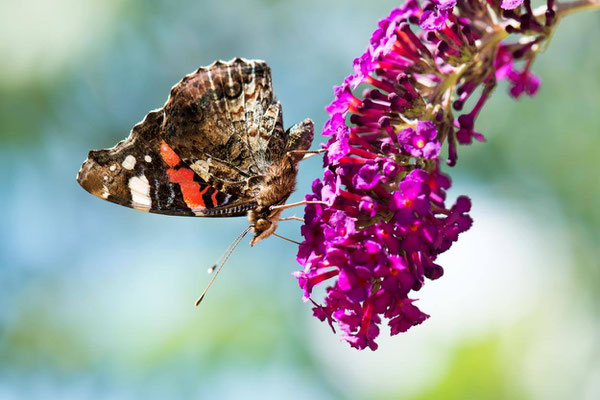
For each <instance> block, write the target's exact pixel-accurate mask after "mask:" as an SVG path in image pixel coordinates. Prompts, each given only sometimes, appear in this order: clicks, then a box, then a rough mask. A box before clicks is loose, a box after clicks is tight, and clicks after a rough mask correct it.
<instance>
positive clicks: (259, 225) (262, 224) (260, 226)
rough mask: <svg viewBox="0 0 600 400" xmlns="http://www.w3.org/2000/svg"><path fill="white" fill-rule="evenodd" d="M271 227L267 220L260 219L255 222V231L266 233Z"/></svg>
mask: <svg viewBox="0 0 600 400" xmlns="http://www.w3.org/2000/svg"><path fill="white" fill-rule="evenodd" d="M270 226H271V222H270V221H269V220H267V219H264V218H261V219H259V220H258V221H256V229H257V230H258V231H261V232H262V231H266V230H267V229H269V227H270Z"/></svg>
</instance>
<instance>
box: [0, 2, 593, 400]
mask: <svg viewBox="0 0 600 400" xmlns="http://www.w3.org/2000/svg"><path fill="white" fill-rule="evenodd" d="M397 4H398V3H397V2H395V1H390V0H379V1H375V2H365V1H358V0H351V1H348V0H345V1H342V0H335V1H333V0H332V1H327V2H323V1H317V0H303V1H300V0H295V1H277V0H235V1H220V2H217V1H197V0H196V1H166V0H164V1H139V0H137V1H136V0H104V1H77V0H54V1H52V2H50V1H45V0H36V1H33V0H29V1H22V2H9V1H4V2H1V3H0V53H1V54H2V56H1V57H0V140H1V143H2V144H1V147H0V171H1V174H2V189H1V190H0V213H1V214H0V220H1V222H0V399H2V400H4V399H133V398H145V399H163V398H199V399H204V398H218V399H238V398H245V399H254V398H256V399H281V398H286V399H308V398H310V399H415V400H417V399H421V400H423V399H565V398H572V399H598V398H600V335H599V332H600V329H599V328H600V314H599V312H598V311H599V310H600V307H599V305H600V294H599V292H598V289H597V288H598V287H599V285H600V263H599V261H598V260H599V257H600V207H599V201H598V198H599V197H600V128H599V127H600V112H599V110H600V52H599V51H598V45H597V44H598V38H600V13H599V12H595V13H588V14H587V15H586V14H581V15H573V16H570V17H568V18H567V19H566V20H565V21H563V22H562V23H561V26H560V27H559V29H558V32H557V34H556V35H555V37H554V38H553V40H552V43H551V44H550V47H549V49H548V50H547V52H545V53H544V54H542V55H541V56H540V57H539V58H538V60H537V61H536V64H535V66H534V71H535V72H536V73H537V74H538V75H540V76H541V78H542V80H543V85H542V88H541V90H540V92H539V94H538V96H537V98H535V99H529V98H524V99H521V100H519V101H513V100H512V99H510V98H508V95H507V94H506V86H502V85H501V87H500V88H499V89H498V91H497V93H496V95H495V96H494V97H493V99H492V101H491V102H490V104H489V105H488V106H486V108H485V109H484V111H483V114H482V115H481V118H480V120H479V130H480V131H481V132H483V133H485V134H486V136H487V139H488V142H487V143H486V144H481V143H476V144H474V145H472V146H471V147H468V148H467V147H463V148H461V149H460V150H461V151H460V153H459V156H460V160H459V164H458V166H457V167H455V168H454V169H453V170H452V171H450V173H451V174H452V177H453V180H454V186H453V188H452V189H451V191H450V196H451V198H455V197H456V196H458V195H460V194H467V195H469V196H471V197H472V199H473V204H474V206H473V211H472V216H473V217H474V219H475V225H474V227H473V228H472V229H471V230H470V231H468V232H467V233H466V234H464V235H463V236H462V237H461V240H459V242H458V243H457V244H456V245H455V246H454V247H453V248H452V249H451V250H450V251H449V252H448V253H446V254H444V255H443V257H442V258H441V259H440V263H441V264H442V265H443V266H444V267H445V271H446V273H445V276H444V277H443V278H442V279H440V280H438V281H435V282H429V283H428V284H427V285H426V286H425V287H424V289H423V290H422V291H421V292H419V293H418V295H419V296H418V297H419V298H420V300H419V302H418V304H419V305H420V307H421V308H422V309H423V310H424V311H425V312H427V313H428V314H430V315H431V318H430V319H429V320H428V321H427V322H426V323H424V324H423V325H421V326H418V327H415V328H413V329H412V330H410V331H409V332H408V333H406V334H404V335H400V336H396V337H393V338H389V337H387V334H386V333H385V332H384V333H383V334H382V335H381V339H380V340H379V343H380V348H379V350H378V351H377V352H371V351H368V350H365V351H363V352H357V351H356V350H353V349H351V348H350V347H349V346H348V345H347V344H346V343H345V342H341V341H340V339H339V337H338V336H336V335H334V334H332V333H331V331H330V329H329V327H328V326H327V325H326V324H324V323H321V322H319V321H318V320H316V319H315V318H313V317H312V316H311V310H310V306H309V304H304V303H303V302H302V299H301V297H302V293H301V291H300V289H299V288H298V285H297V282H296V280H295V279H294V278H293V277H292V275H291V273H292V272H293V271H294V270H296V269H298V268H299V266H298V265H297V264H296V262H295V253H296V249H295V247H294V245H292V244H290V243H287V242H284V241H281V240H279V239H277V238H273V239H270V240H267V241H264V242H261V243H260V244H259V245H258V246H256V247H255V248H252V249H251V248H250V247H249V246H248V245H247V244H246V241H245V242H244V243H243V244H242V245H241V246H239V247H238V249H237V250H236V252H235V253H234V255H233V256H232V257H231V259H230V261H229V263H228V265H227V266H226V267H225V269H224V270H223V273H222V274H221V276H220V277H219V279H218V280H217V282H216V284H215V285H214V286H213V288H212V289H211V292H210V293H209V295H208V296H207V298H206V300H205V301H204V302H203V304H202V305H201V306H200V307H199V308H195V307H194V305H193V303H194V300H195V299H196V297H197V295H198V294H199V293H200V291H201V290H202V289H203V288H204V285H205V284H206V283H207V282H208V279H209V277H208V276H207V274H206V268H207V267H208V266H209V265H211V264H212V263H213V262H214V261H215V260H216V259H217V258H218V257H219V256H220V254H221V252H222V251H223V250H224V249H225V248H226V247H227V246H228V245H229V243H230V242H231V241H232V240H233V239H234V238H235V237H236V235H237V234H238V233H239V232H240V231H241V230H242V229H244V228H245V227H246V224H247V222H246V221H245V219H243V218H240V219H207V220H203V219H186V218H173V217H167V216H160V215H148V214H145V213H142V212H138V211H134V210H131V209H127V208H124V207H119V206H116V205H114V204H111V203H108V202H103V201H100V200H99V199H97V198H95V197H92V196H91V195H89V194H88V193H86V192H85V191H84V190H82V189H81V188H80V187H79V186H78V185H77V183H76V181H75V176H76V173H77V171H78V169H79V167H80V165H81V163H82V162H83V160H84V159H85V157H86V155H87V152H88V150H89V149H91V148H94V149H96V148H106V147H112V146H113V145H114V144H115V143H116V142H117V141H119V140H121V139H122V138H124V137H125V136H127V135H128V133H129V130H130V129H131V127H132V126H133V125H134V124H135V123H137V122H138V121H140V120H141V119H142V118H143V117H144V115H145V114H146V113H147V112H148V111H149V110H151V109H154V108H158V107H161V106H162V105H163V103H164V102H165V100H166V98H167V96H168V93H169V89H170V87H171V86H172V85H173V84H175V83H176V82H177V81H179V79H180V78H181V77H182V76H183V75H185V74H187V73H189V72H192V71H193V70H195V69H196V68H197V67H198V66H201V65H207V64H210V63H211V62H212V61H214V60H215V59H224V60H228V59H231V58H233V57H236V56H242V57H247V58H261V59H265V60H267V61H268V62H269V63H270V65H271V67H272V70H273V80H274V86H275V92H276V94H277V96H278V97H279V99H280V100H281V102H282V104H283V107H284V121H285V124H286V126H289V125H291V124H292V123H295V122H297V121H300V120H302V119H303V118H305V117H311V118H313V119H314V120H315V123H316V126H317V127H318V128H319V127H321V126H322V125H323V123H324V121H325V119H326V114H325V112H324V111H323V108H324V106H325V105H326V104H328V103H329V102H330V101H331V99H332V86H333V85H336V84H339V83H340V82H341V81H342V79H343V78H344V77H345V76H346V75H347V74H348V73H349V72H351V62H352V59H353V58H354V57H356V56H357V55H359V54H361V52H362V51H363V50H364V48H365V46H366V44H367V41H368V38H369V37H370V34H371V32H372V30H373V29H374V27H375V25H376V21H377V20H378V19H379V18H381V17H383V16H385V15H386V14H387V13H388V11H389V10H390V9H391V8H392V7H393V6H395V5H397ZM319 140H321V138H319V137H318V138H317V140H316V141H315V145H314V146H315V147H316V146H317V145H318V141H319ZM321 174H322V171H321V169H320V161H319V160H318V159H316V158H315V159H312V160H310V161H308V162H306V163H304V164H303V165H302V167H301V171H300V177H299V185H298V190H297V192H296V193H295V194H294V195H293V197H292V199H291V200H292V201H293V200H298V199H301V198H302V196H303V194H304V193H305V192H307V191H308V190H309V188H310V183H311V181H312V180H313V179H314V178H316V177H318V176H321ZM296 213H298V215H301V213H302V210H296ZM287 215H293V211H292V212H288V214H287ZM285 224H287V225H284V226H283V227H281V228H280V231H279V233H281V234H284V235H286V236H289V237H292V238H296V239H298V238H299V237H300V234H299V223H297V222H293V221H292V222H288V223H285Z"/></svg>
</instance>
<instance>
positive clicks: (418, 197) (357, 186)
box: [294, 0, 556, 350]
mask: <svg viewBox="0 0 600 400" xmlns="http://www.w3.org/2000/svg"><path fill="white" fill-rule="evenodd" d="M521 3H523V0H514V1H509V0H502V1H500V0H493V1H478V0H476V1H471V2H457V1H456V0H428V1H425V2H423V3H422V6H421V5H419V3H418V2H417V1H416V0H409V1H407V2H406V3H405V4H404V5H403V6H402V7H399V8H397V9H394V10H392V11H391V12H390V14H389V15H388V16H387V17H386V18H383V19H381V20H380V21H379V22H378V25H377V28H376V29H375V31H374V32H373V34H372V35H371V38H370V40H369V45H368V47H367V49H366V51H365V52H364V53H363V54H362V55H361V56H359V57H357V58H356V59H355V60H354V63H353V71H354V73H353V74H352V75H350V76H348V77H347V78H346V79H345V80H344V83H343V84H342V85H341V86H338V87H336V88H335V89H334V95H335V98H334V100H333V101H332V102H331V104H330V105H329V106H327V108H326V110H327V112H328V113H329V115H330V118H329V120H328V121H327V122H326V124H325V126H324V129H323V135H324V136H326V137H329V139H328V142H327V144H326V145H325V150H326V154H325V156H324V166H325V172H324V175H323V178H322V179H317V180H315V181H314V183H313V188H312V193H309V194H307V195H306V196H305V198H306V200H307V201H311V202H312V203H311V204H307V205H306V208H305V217H304V219H305V224H304V226H303V227H302V235H303V237H304V240H303V242H302V244H301V245H300V247H299V251H298V256H297V259H298V262H299V263H300V264H301V265H302V266H303V269H302V270H301V271H298V272H295V273H294V275H295V276H296V277H297V279H298V283H299V285H300V287H301V288H302V289H303V291H304V299H305V301H308V300H310V301H311V302H312V304H313V305H314V307H313V313H314V316H315V317H317V318H319V319H320V320H321V321H327V322H328V323H329V324H330V326H331V327H332V328H334V327H335V326H336V325H337V326H338V327H339V328H340V329H341V331H342V333H341V337H342V338H343V339H344V340H346V341H347V342H348V343H349V344H350V345H351V346H352V347H355V348H357V349H364V348H367V347H368V348H370V349H372V350H375V349H376V348H377V343H376V339H377V337H378V335H379V333H380V325H381V324H382V323H383V322H384V321H386V322H387V324H388V326H389V327H390V333H391V335H396V334H398V333H401V332H405V331H407V330H408V329H410V328H411V327H413V326H415V325H419V324H421V323H422V322H424V321H425V320H426V319H427V318H429V316H428V315H427V314H425V313H423V312H422V311H421V310H420V309H419V308H418V306H417V305H416V300H415V299H414V294H415V292H417V291H418V290H420V288H421V287H422V286H423V285H424V284H425V282H426V279H429V280H435V279H438V278H440V277H441V276H442V275H443V274H444V269H443V268H442V266H440V265H439V264H437V263H436V259H437V257H438V256H439V255H440V254H441V253H443V252H445V251H447V250H449V249H450V248H451V247H452V244H453V243H454V242H456V241H457V240H458V238H459V236H460V234H461V233H463V232H465V231H467V230H468V229H469V228H470V227H471V225H472V223H473V221H472V219H471V217H470V216H469V215H468V213H469V211H470V209H471V201H470V200H469V198H468V197H466V196H459V197H458V198H457V200H456V201H455V202H454V204H451V205H447V204H446V190H448V189H449V188H450V179H449V178H448V177H447V176H446V175H444V174H443V173H442V172H441V170H440V166H441V164H442V163H441V161H442V160H440V157H441V154H440V149H441V146H442V143H443V142H444V141H447V142H448V158H447V160H446V162H447V164H449V165H454V164H455V163H456V161H457V157H458V151H457V146H458V144H470V143H472V142H473V139H475V140H477V141H484V140H485V139H484V137H483V135H482V134H481V133H479V132H477V131H476V130H475V124H476V119H477V117H478V115H479V113H480V111H481V110H482V108H483V107H484V106H485V104H486V103H487V100H488V99H489V97H490V95H491V93H492V92H493V89H494V88H495V86H496V82H497V81H498V80H502V79H507V80H508V81H509V82H510V84H511V86H510V94H511V96H513V97H519V96H521V95H522V94H528V95H534V94H535V93H536V92H537V90H538V88H539V85H540V81H539V79H538V78H536V77H535V76H534V75H533V74H531V72H530V67H531V65H532V62H533V60H534V58H535V56H536V54H537V51H538V50H539V43H541V42H542V41H543V40H546V38H547V37H549V32H550V30H551V29H552V28H553V24H554V21H555V19H556V18H555V14H556V13H555V9H554V1H553V0H549V1H548V5H547V10H546V13H545V14H544V15H543V18H545V22H543V21H542V20H541V18H542V16H539V15H536V14H534V13H533V11H532V10H531V4H530V0H525V2H524V4H525V7H524V11H523V13H522V14H518V13H517V11H518V10H520V8H519V6H520V5H521ZM502 9H504V10H515V11H502ZM494 21H498V22H494ZM490 23H495V24H497V26H494V27H489V26H488V25H489V24H490ZM505 32H506V34H505ZM511 33H515V34H519V35H525V36H527V40H519V41H511V42H510V44H505V43H502V42H501V40H502V39H503V38H504V36H506V35H509V34H511ZM520 62H524V64H525V66H524V68H523V69H517V67H516V66H515V65H516V64H517V63H520ZM478 89H480V90H478ZM474 93H479V95H478V96H479V97H478V98H477V100H476V101H473V103H474V106H473V108H472V109H471V111H469V112H465V113H463V114H461V115H458V116H455V115H454V111H461V110H462V109H463V107H464V105H465V104H466V103H467V101H468V100H469V99H470V98H471V96H472V95H473V94H474ZM320 284H326V289H325V295H324V298H323V300H322V301H320V302H317V301H316V300H315V299H313V289H314V288H315V286H317V285H320Z"/></svg>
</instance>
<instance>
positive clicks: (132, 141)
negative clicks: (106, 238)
mask: <svg viewBox="0 0 600 400" xmlns="http://www.w3.org/2000/svg"><path fill="white" fill-rule="evenodd" d="M312 139H313V122H312V121H311V120H310V119H305V120H304V121H302V122H301V123H299V124H296V125H294V126H292V127H291V128H289V129H288V130H287V131H285V130H284V129H283V120H282V112H281V104H280V103H279V101H277V100H276V99H275V98H274V97H273V89H272V82H271V71H270V68H269V66H268V65H267V63H265V62H264V61H259V60H245V59H242V58H236V59H234V60H231V61H229V62H222V61H216V62H214V63H213V64H211V65H210V66H208V67H201V68H199V69H198V70H197V71H196V72H194V73H192V74H190V75H187V76H185V77H184V78H183V79H182V80H181V82H179V83H178V84H177V85H175V86H174V87H173V88H172V89H171V94H170V96H169V99H168V100H167V102H166V104H165V105H164V107H163V108H161V109H159V110H155V111H151V112H150V113H149V114H148V115H147V116H146V118H144V120H143V121H142V122H140V123H139V124H137V125H136V126H134V127H133V129H132V130H131V133H130V135H129V137H128V138H127V139H125V140H123V141H122V142H120V143H118V144H117V145H116V146H115V147H113V148H112V149H107V150H94V151H90V153H89V155H88V159H87V160H86V161H85V162H84V163H83V166H82V167H81V170H80V171H79V174H78V176H77V181H78V182H79V184H80V185H81V186H82V187H83V188H84V189H85V190H87V191H88V192H90V193H91V194H93V195H95V196H98V197H100V198H102V199H105V200H108V201H112V202H114V203H117V204H121V205H124V206H127V207H132V208H135V209H138V210H142V211H149V212H154V213H160V214H170V215H185V216H195V217H237V216H242V215H247V216H248V219H249V221H250V227H249V229H252V231H253V232H254V238H253V239H252V241H251V242H250V243H251V245H254V244H256V243H257V242H258V241H260V240H262V239H264V238H266V237H267V236H269V235H271V234H273V233H274V231H275V229H276V228H277V221H278V220H279V215H280V214H281V211H282V209H283V208H284V207H281V205H283V204H284V203H285V201H286V200H287V198H288V197H289V196H290V194H291V193H292V191H293V190H294V187H295V185H296V175H297V173H298V163H299V161H300V160H301V159H302V157H303V156H304V154H306V153H310V151H308V149H309V147H310V145H311V143H312ZM277 206H279V207H277ZM247 231H248V230H246V232H247ZM239 239H241V237H240V238H239ZM238 241H239V240H238Z"/></svg>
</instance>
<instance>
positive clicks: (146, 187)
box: [129, 174, 152, 208]
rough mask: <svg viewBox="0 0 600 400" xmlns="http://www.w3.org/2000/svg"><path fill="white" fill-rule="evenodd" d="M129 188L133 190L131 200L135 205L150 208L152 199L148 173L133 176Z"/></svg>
mask: <svg viewBox="0 0 600 400" xmlns="http://www.w3.org/2000/svg"><path fill="white" fill-rule="evenodd" d="M129 190H130V191H131V201H132V202H133V203H135V204H134V206H143V207H145V208H150V206H152V200H151V199H150V182H148V178H146V175H144V174H142V175H140V176H133V177H131V178H130V179H129Z"/></svg>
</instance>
